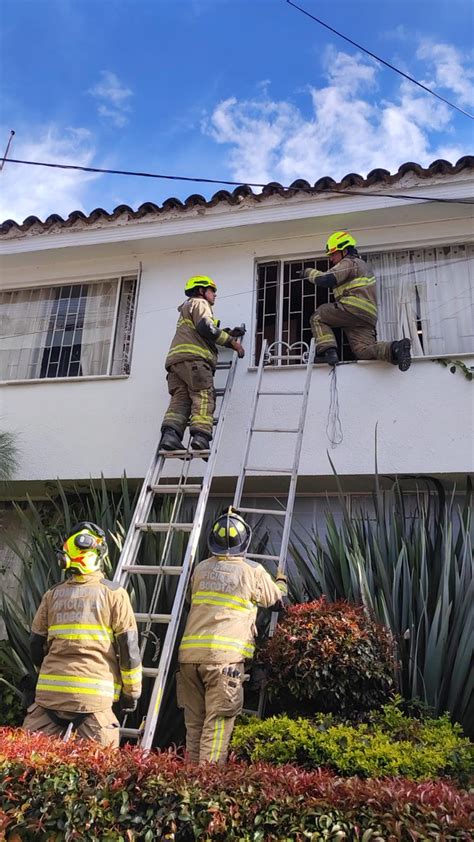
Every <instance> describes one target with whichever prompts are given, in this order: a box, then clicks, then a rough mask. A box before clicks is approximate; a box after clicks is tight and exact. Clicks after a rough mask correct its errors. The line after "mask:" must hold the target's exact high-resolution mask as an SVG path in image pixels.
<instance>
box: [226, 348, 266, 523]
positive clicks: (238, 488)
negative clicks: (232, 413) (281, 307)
mask: <svg viewBox="0 0 474 842" xmlns="http://www.w3.org/2000/svg"><path fill="white" fill-rule="evenodd" d="M267 348H268V342H267V340H266V339H265V340H264V341H263V343H262V348H261V351H260V359H259V361H258V370H257V381H256V383H255V391H254V396H253V407H252V416H251V418H250V423H249V426H248V428H247V440H246V442H245V450H244V455H243V459H242V463H241V468H240V473H239V477H238V480H237V485H236V487H235V494H234V502H233V504H232V505H233V507H234V508H235V509H238V508H239V506H240V502H241V500H242V492H243V488H244V483H245V469H246V467H247V464H248V457H249V453H250V447H251V444H252V432H253V427H254V425H255V418H256V417H257V409H258V399H259V396H260V386H261V383H262V375H263V369H264V366H265V359H266V354H267Z"/></svg>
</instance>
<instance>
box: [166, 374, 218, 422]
mask: <svg viewBox="0 0 474 842" xmlns="http://www.w3.org/2000/svg"><path fill="white" fill-rule="evenodd" d="M167 380H168V391H169V393H170V395H171V400H170V404H169V406H168V409H167V410H166V413H165V417H164V418H163V423H162V430H163V428H164V427H172V428H173V430H176V432H177V433H178V435H179V436H180V437H182V436H183V435H184V431H185V429H186V426H187V424H188V422H189V426H190V429H191V433H204V435H206V436H208V438H209V439H211V438H212V422H213V418H214V408H215V405H216V400H215V395H214V372H213V370H212V368H211V366H210V365H209V364H208V363H206V362H204V361H203V360H191V361H185V362H182V363H175V364H174V365H172V366H170V369H169V371H168V377H167Z"/></svg>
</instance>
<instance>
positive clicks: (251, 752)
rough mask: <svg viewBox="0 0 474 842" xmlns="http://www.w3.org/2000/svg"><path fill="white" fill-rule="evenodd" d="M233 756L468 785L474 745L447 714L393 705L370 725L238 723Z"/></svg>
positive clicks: (277, 720)
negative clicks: (413, 714) (420, 713)
mask: <svg viewBox="0 0 474 842" xmlns="http://www.w3.org/2000/svg"><path fill="white" fill-rule="evenodd" d="M232 748H233V750H234V751H235V752H236V754H237V756H238V757H239V758H241V759H244V760H251V761H253V762H258V761H266V762H269V763H277V764H281V763H298V764H299V765H302V766H305V767H307V768H313V769H314V768H318V767H320V766H324V767H327V768H330V769H331V770H332V771H334V772H336V773H337V774H339V775H344V776H346V775H360V776H361V777H373V778H376V777H380V776H382V775H386V776H390V777H393V776H396V775H402V776H403V777H405V778H409V779H411V780H414V781H418V780H427V779H435V778H437V777H439V776H441V775H446V776H451V777H453V778H456V779H457V780H458V782H459V783H461V784H467V783H468V782H469V778H470V776H471V775H472V773H473V756H472V746H471V744H470V742H469V740H467V739H465V738H464V737H463V736H462V733H461V729H460V727H459V726H458V725H454V726H453V725H452V724H451V722H450V720H449V717H448V716H443V717H439V718H438V719H431V718H427V719H425V720H419V719H413V718H410V717H408V716H405V715H404V714H403V712H402V711H401V710H400V707H399V704H398V702H397V701H395V702H394V703H391V704H388V705H385V707H384V708H383V711H382V712H381V713H379V714H378V715H376V716H375V721H374V722H373V723H371V724H364V723H362V724H359V725H351V724H347V723H340V722H336V721H335V720H334V717H332V716H326V717H325V716H323V715H321V716H319V717H317V718H316V719H314V720H309V719H302V718H298V719H290V718H289V717H287V716H273V717H270V718H269V719H265V720H259V719H251V720H250V721H248V722H244V723H238V724H237V726H236V728H235V730H234V734H233V738H232Z"/></svg>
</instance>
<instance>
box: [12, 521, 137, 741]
mask: <svg viewBox="0 0 474 842" xmlns="http://www.w3.org/2000/svg"><path fill="white" fill-rule="evenodd" d="M106 556H107V543H106V539H105V533H104V532H103V530H102V529H101V528H100V527H99V526H97V525H96V524H95V523H89V522H82V523H78V524H76V525H75V526H73V528H72V529H71V532H70V534H69V536H68V537H67V539H66V541H65V542H64V545H63V548H62V551H61V552H60V553H58V560H59V562H60V564H61V566H62V567H63V568H64V569H65V570H66V576H67V578H66V580H65V581H64V582H60V583H59V584H57V585H55V586H54V587H53V588H51V589H50V590H49V591H47V592H46V593H45V595H44V596H43V599H42V600H41V604H40V606H39V608H38V611H37V612H36V615H35V618H34V620H33V623H32V627H31V638H30V649H31V657H32V660H33V663H34V664H35V666H36V667H37V668H38V669H39V675H38V680H37V684H36V694H35V701H34V703H33V704H31V705H30V706H29V707H28V710H27V715H26V719H25V721H24V723H23V727H24V728H26V729H27V730H28V731H42V732H43V733H45V734H50V735H51V736H54V735H58V736H61V735H65V734H66V732H68V731H69V732H70V731H71V727H70V725H71V723H72V728H73V729H74V730H76V731H77V734H78V736H80V737H84V738H86V739H90V740H95V741H97V742H98V743H100V744H101V745H104V746H106V745H108V746H114V747H118V745H119V723H118V720H117V718H116V716H115V714H114V712H113V710H112V705H113V703H114V702H116V701H118V699H119V697H120V707H121V710H122V712H127V713H129V712H131V711H133V710H135V709H136V706H137V700H138V699H139V697H140V693H141V672H142V669H141V658H140V651H139V645H138V632H137V624H136V621H135V617H134V615H133V611H132V606H131V604H130V599H129V597H128V594H127V592H126V591H125V590H124V588H122V587H120V585H118V584H116V583H115V582H110V581H109V580H108V579H105V578H104V574H103V572H102V563H103V561H104V559H105V558H106Z"/></svg>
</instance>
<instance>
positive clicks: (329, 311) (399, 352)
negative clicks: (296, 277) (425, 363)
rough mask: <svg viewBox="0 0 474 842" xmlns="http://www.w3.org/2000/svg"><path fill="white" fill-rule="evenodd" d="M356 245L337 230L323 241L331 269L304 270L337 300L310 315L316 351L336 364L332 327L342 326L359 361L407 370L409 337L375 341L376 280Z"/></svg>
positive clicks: (314, 281) (351, 239) (350, 236)
mask: <svg viewBox="0 0 474 842" xmlns="http://www.w3.org/2000/svg"><path fill="white" fill-rule="evenodd" d="M355 246H356V240H355V239H354V237H352V235H351V234H349V233H348V232H347V231H336V232H335V233H334V234H331V236H330V237H329V239H328V241H327V243H326V254H327V255H328V257H329V262H330V263H331V268H330V269H328V271H327V272H321V271H320V270H319V269H306V271H305V273H304V277H305V278H307V279H308V280H309V281H312V282H313V283H316V284H317V285H318V286H322V287H326V288H327V289H330V290H332V292H333V294H334V298H335V299H336V301H335V302H334V303H333V304H322V305H321V307H318V308H317V310H316V312H315V313H314V314H313V315H312V316H311V319H310V323H311V330H312V332H313V336H314V339H315V342H316V353H317V354H318V355H319V356H321V355H323V356H324V358H325V359H326V361H327V362H328V363H329V364H330V365H336V363H337V362H338V356H337V343H336V338H335V336H334V333H333V331H332V330H331V328H333V327H342V328H344V330H345V332H346V335H347V339H348V341H349V345H350V347H351V351H352V352H353V354H354V356H355V357H356V358H357V359H358V360H385V361H386V362H389V363H392V364H393V365H398V368H399V369H400V371H407V369H408V368H409V367H410V363H411V356H410V347H411V342H410V340H409V339H400V340H399V341H396V342H377V333H376V325H377V293H376V282H375V278H374V276H373V275H372V274H371V273H370V271H369V268H368V266H367V263H365V261H364V260H362V259H361V258H360V257H359V254H358V251H357V249H356V248H355Z"/></svg>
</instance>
